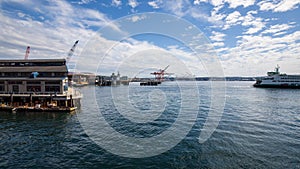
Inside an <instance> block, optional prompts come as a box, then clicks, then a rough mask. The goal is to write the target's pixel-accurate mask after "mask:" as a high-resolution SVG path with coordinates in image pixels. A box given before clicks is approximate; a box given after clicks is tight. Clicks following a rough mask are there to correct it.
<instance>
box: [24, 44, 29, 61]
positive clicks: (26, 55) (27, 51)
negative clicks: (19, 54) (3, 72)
mask: <svg viewBox="0 0 300 169" xmlns="http://www.w3.org/2000/svg"><path fill="white" fill-rule="evenodd" d="M29 53H30V46H27V49H26V52H25V57H24V59H25V60H27V59H28V57H29Z"/></svg>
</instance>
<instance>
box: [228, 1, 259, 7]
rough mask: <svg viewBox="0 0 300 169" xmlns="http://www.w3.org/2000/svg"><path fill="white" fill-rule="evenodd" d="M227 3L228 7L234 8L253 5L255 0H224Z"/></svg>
mask: <svg viewBox="0 0 300 169" xmlns="http://www.w3.org/2000/svg"><path fill="white" fill-rule="evenodd" d="M225 2H227V3H228V4H229V8H236V7H238V6H243V7H245V8H246V7H249V6H251V5H254V3H255V0H225Z"/></svg>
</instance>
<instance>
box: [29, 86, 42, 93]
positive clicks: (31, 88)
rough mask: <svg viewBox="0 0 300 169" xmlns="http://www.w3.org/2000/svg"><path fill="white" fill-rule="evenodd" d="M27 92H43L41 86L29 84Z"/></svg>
mask: <svg viewBox="0 0 300 169" xmlns="http://www.w3.org/2000/svg"><path fill="white" fill-rule="evenodd" d="M27 92H41V86H27Z"/></svg>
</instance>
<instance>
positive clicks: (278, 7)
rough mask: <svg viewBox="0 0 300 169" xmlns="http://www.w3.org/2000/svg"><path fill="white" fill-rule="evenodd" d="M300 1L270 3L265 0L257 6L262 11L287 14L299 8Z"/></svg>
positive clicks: (290, 0) (286, 0)
mask: <svg viewBox="0 0 300 169" xmlns="http://www.w3.org/2000/svg"><path fill="white" fill-rule="evenodd" d="M299 4H300V0H279V1H270V0H263V1H260V2H259V3H258V4H257V5H258V6H259V7H260V10H262V11H269V10H271V11H274V12H286V11H289V10H293V9H296V8H298V5H299Z"/></svg>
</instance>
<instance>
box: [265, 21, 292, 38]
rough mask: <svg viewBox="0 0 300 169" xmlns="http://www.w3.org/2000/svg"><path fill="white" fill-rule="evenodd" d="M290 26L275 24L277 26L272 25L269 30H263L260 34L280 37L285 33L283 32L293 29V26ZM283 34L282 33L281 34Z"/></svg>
mask: <svg viewBox="0 0 300 169" xmlns="http://www.w3.org/2000/svg"><path fill="white" fill-rule="evenodd" d="M292 24H293V23H291V24H277V25H272V26H271V27H270V28H269V29H267V30H265V31H263V32H262V34H268V33H271V34H274V35H277V36H278V35H281V34H283V33H285V32H284V31H286V30H289V29H291V28H294V27H295V26H294V25H292ZM282 32H283V33H282Z"/></svg>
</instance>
